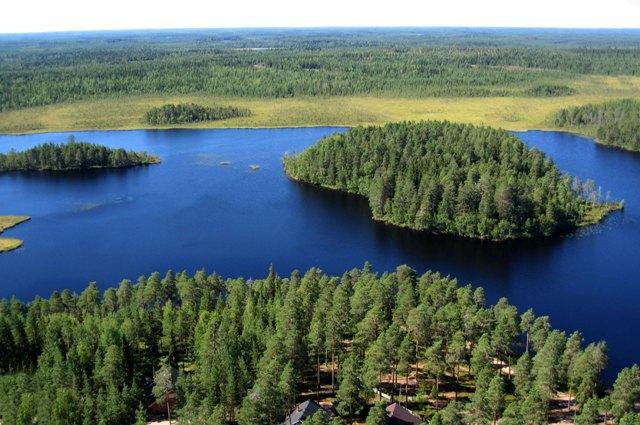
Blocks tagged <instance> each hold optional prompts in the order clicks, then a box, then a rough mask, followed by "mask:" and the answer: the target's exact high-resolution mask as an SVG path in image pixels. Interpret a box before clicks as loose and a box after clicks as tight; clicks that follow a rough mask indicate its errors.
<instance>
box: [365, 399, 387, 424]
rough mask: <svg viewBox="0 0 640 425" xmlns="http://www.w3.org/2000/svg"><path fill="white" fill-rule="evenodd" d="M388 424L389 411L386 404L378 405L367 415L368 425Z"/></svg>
mask: <svg viewBox="0 0 640 425" xmlns="http://www.w3.org/2000/svg"><path fill="white" fill-rule="evenodd" d="M386 423H387V411H386V410H385V403H376V404H374V405H373V407H372V408H371V409H369V414H368V415H367V421H366V425H386Z"/></svg>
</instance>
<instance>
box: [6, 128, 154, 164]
mask: <svg viewBox="0 0 640 425" xmlns="http://www.w3.org/2000/svg"><path fill="white" fill-rule="evenodd" d="M158 162H159V159H158V158H157V157H155V156H152V155H149V154H147V153H145V152H132V151H127V150H125V149H122V148H120V149H111V148H108V147H106V146H101V145H97V144H92V143H87V142H76V141H75V139H74V138H73V137H70V138H69V139H68V140H67V142H66V143H63V144H55V143H43V144H41V145H38V146H36V147H33V148H31V149H27V150H25V151H22V152H16V151H15V150H11V151H9V152H8V153H6V154H2V153H0V172H8V171H32V170H35V171H66V170H87V169H90V168H123V167H133V166H136V165H144V164H156V163H158Z"/></svg>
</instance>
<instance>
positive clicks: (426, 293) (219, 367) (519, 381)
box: [0, 265, 640, 425]
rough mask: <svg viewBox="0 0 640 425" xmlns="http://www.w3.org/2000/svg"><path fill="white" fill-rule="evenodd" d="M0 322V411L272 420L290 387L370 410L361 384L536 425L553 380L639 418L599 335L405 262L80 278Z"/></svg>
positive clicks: (580, 411) (592, 415) (440, 415)
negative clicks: (390, 267) (102, 282)
mask: <svg viewBox="0 0 640 425" xmlns="http://www.w3.org/2000/svg"><path fill="white" fill-rule="evenodd" d="M0 337H1V338H2V344H3V349H2V350H0V372H1V373H2V375H0V421H2V423H3V425H14V424H16V425H17V424H32V423H36V422H37V423H38V424H63V423H64V424H84V423H99V424H105V425H107V424H114V425H115V424H118V425H121V424H132V423H136V424H142V423H144V421H145V419H146V408H147V406H150V405H151V404H152V403H154V402H156V403H158V404H159V405H160V406H161V408H162V407H163V406H167V407H168V408H169V409H170V412H169V413H170V414H171V415H172V416H173V417H178V418H179V421H180V423H191V424H205V423H206V424H210V425H211V424H213V425H216V424H227V423H238V424H240V425H255V424H277V423H281V422H282V421H283V420H284V418H285V416H286V414H287V413H288V412H289V411H290V410H291V409H292V408H293V406H294V405H295V404H296V402H299V401H302V400H305V399H313V400H316V401H319V402H323V403H324V404H325V405H329V406H330V410H331V412H333V413H334V414H335V419H333V420H332V422H331V423H332V424H345V423H351V422H352V421H354V420H360V421H362V420H364V419H365V418H367V419H366V420H367V424H380V423H382V422H381V415H380V409H379V408H378V407H374V408H372V406H373V404H374V402H376V400H377V399H379V398H380V397H379V396H377V395H376V391H378V390H380V391H382V392H383V393H385V394H388V395H389V396H390V397H391V398H392V400H395V401H397V402H399V403H402V404H403V405H405V406H406V407H408V408H410V409H412V410H413V411H414V412H416V413H418V414H419V415H421V416H422V421H423V422H425V423H426V422H427V421H430V423H432V424H463V423H466V424H489V423H491V422H494V423H495V421H496V420H497V419H499V418H502V420H501V422H500V423H501V424H507V425H510V424H523V423H529V424H544V423H547V421H549V420H552V419H553V420H559V419H561V418H558V417H557V416H555V415H557V414H560V413H559V412H558V411H557V410H556V409H557V407H554V406H557V404H558V403H559V397H560V394H565V400H567V401H563V402H562V403H563V406H561V407H566V405H567V404H568V407H569V409H568V410H565V412H564V415H567V416H568V417H571V416H574V415H577V423H581V424H593V423H596V421H597V420H598V419H599V418H601V417H604V418H612V417H613V418H615V420H616V421H618V422H619V423H620V424H635V423H637V422H634V421H637V420H638V416H637V415H636V414H635V413H633V403H634V401H635V400H636V398H637V397H638V395H640V370H639V369H638V367H637V366H633V367H631V368H627V369H624V370H622V371H621V372H620V374H619V375H618V378H617V380H616V381H615V384H614V385H613V388H612V390H611V392H610V393H609V392H605V391H604V390H605V388H606V387H605V386H604V385H603V383H602V382H601V380H600V375H601V372H602V371H603V369H604V368H605V367H606V365H607V349H606V344H605V343H603V342H599V343H591V344H588V345H586V346H585V345H584V342H583V338H582V336H581V334H580V333H579V332H574V333H572V334H570V335H567V334H565V333H564V332H561V331H558V330H555V329H553V328H552V327H551V325H550V319H549V317H547V316H536V315H535V314H534V313H533V311H531V310H528V311H526V312H524V313H519V312H518V311H517V310H516V308H515V307H514V306H512V305H510V304H509V303H508V302H507V300H506V299H500V300H499V301H498V302H497V303H496V304H495V305H492V306H491V305H487V304H486V301H485V295H484V291H483V289H482V288H476V289H473V288H472V287H471V286H459V285H458V284H457V283H456V281H455V280H453V279H450V278H447V277H443V276H441V275H439V274H437V273H432V272H427V273H425V274H423V275H421V276H419V275H417V274H416V272H415V271H414V270H412V269H410V268H409V267H406V266H401V267H399V268H398V269H397V270H396V271H395V272H393V273H384V274H382V275H379V274H376V273H374V272H372V271H371V269H370V266H369V265H365V267H364V268H362V269H354V270H351V271H349V272H346V273H345V274H344V275H342V276H339V277H337V276H329V275H326V274H325V273H323V272H322V271H320V270H318V269H315V268H312V269H310V270H308V271H307V272H306V273H304V274H301V273H299V272H297V271H295V272H293V273H292V274H291V275H290V276H289V277H286V278H283V277H280V276H278V275H277V274H276V273H275V272H274V271H273V270H270V271H269V274H268V276H267V277H266V278H264V279H256V280H252V279H250V280H245V279H242V278H236V279H223V278H222V277H220V276H219V275H216V274H212V275H207V274H206V273H205V272H204V271H198V272H197V273H195V274H194V275H189V274H187V273H185V272H182V273H177V274H176V273H173V272H171V271H169V272H167V273H166V274H165V275H164V276H161V275H159V274H158V273H153V274H152V275H150V276H148V277H140V278H139V279H138V281H137V282H136V283H132V282H130V281H126V280H125V281H122V282H121V283H120V285H119V287H118V288H109V289H107V290H106V291H105V292H104V293H101V292H100V291H99V290H98V288H97V287H96V285H95V284H90V285H89V286H88V287H87V288H86V289H85V290H84V291H83V292H82V293H81V294H79V295H76V294H74V293H72V292H70V291H68V290H64V291H62V292H60V293H58V292H55V293H53V294H52V295H51V297H50V298H48V299H43V298H39V297H38V298H36V299H34V300H33V301H31V302H29V303H26V304H25V303H23V302H21V301H19V300H17V299H15V298H14V299H12V300H10V301H8V300H2V301H1V302H0ZM376 406H377V405H376ZM305 423H312V424H327V423H329V422H328V420H327V418H326V417H324V416H323V415H322V414H320V415H316V416H314V418H313V419H312V420H310V421H309V422H305Z"/></svg>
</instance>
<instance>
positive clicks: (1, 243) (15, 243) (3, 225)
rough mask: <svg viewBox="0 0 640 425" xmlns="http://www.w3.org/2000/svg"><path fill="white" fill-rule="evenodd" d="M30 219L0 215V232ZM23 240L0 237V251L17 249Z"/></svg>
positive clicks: (23, 216)
mask: <svg viewBox="0 0 640 425" xmlns="http://www.w3.org/2000/svg"><path fill="white" fill-rule="evenodd" d="M29 220H31V217H29V216H26V215H22V216H0V234H2V232H4V231H5V230H8V229H11V228H13V227H15V226H17V225H19V224H21V223H24V222H25V221H29ZM22 244H23V241H22V240H20V239H16V238H3V237H0V253H2V252H9V251H13V250H15V249H18V248H20V247H21V246H22Z"/></svg>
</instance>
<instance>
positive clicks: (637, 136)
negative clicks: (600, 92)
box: [554, 99, 640, 151]
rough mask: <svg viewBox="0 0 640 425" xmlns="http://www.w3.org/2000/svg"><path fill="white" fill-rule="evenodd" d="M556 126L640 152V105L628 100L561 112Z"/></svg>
mask: <svg viewBox="0 0 640 425" xmlns="http://www.w3.org/2000/svg"><path fill="white" fill-rule="evenodd" d="M554 122H555V124H556V125H557V126H559V127H569V128H574V129H578V130H581V131H586V132H587V133H590V134H593V135H594V136H595V137H597V138H598V141H599V142H601V143H605V144H608V145H612V146H617V147H620V148H624V149H629V150H633V151H640V101H637V100H633V99H626V100H617V101H612V102H606V103H600V104H591V105H584V106H577V107H574V108H567V109H562V110H560V111H559V112H558V113H557V114H556V115H555V117H554Z"/></svg>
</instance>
